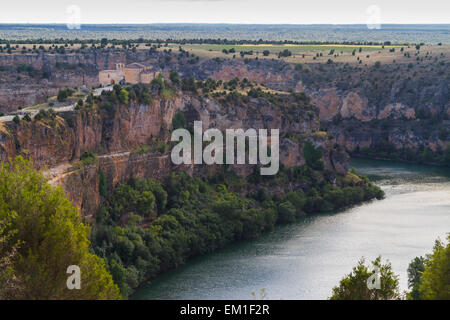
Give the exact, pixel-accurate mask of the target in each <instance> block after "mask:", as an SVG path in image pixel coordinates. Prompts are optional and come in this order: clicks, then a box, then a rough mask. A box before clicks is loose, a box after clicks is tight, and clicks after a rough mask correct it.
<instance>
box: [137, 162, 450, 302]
mask: <svg viewBox="0 0 450 320" xmlns="http://www.w3.org/2000/svg"><path fill="white" fill-rule="evenodd" d="M352 167H355V168H356V169H357V171H358V172H360V173H361V174H365V175H368V176H369V178H370V179H371V180H373V181H374V182H375V183H376V184H377V185H379V186H381V188H382V189H383V190H384V191H385V193H386V199H385V200H383V201H373V202H369V203H365V204H362V205H359V206H355V207H352V208H348V209H346V210H344V211H340V212H334V213H327V214H318V215H312V216H306V217H303V218H300V219H299V220H298V221H297V222H295V223H292V224H288V225H281V226H277V227H276V228H275V229H274V230H273V231H271V232H269V233H267V234H264V235H263V236H261V237H260V238H259V239H257V240H252V241H246V242H240V243H236V244H233V245H231V246H229V247H227V248H225V249H222V250H219V251H217V252H215V253H213V254H209V255H205V256H202V257H198V258H194V259H193V260H191V261H190V262H189V263H188V264H186V265H185V266H183V267H181V268H179V269H177V270H173V271H170V272H168V273H166V274H164V275H162V276H160V277H158V278H157V279H156V280H155V281H154V282H152V283H151V284H148V285H144V286H142V287H141V288H140V289H139V290H138V291H137V292H136V294H135V295H134V296H133V299H252V296H251V292H252V291H255V292H256V291H258V290H259V289H260V288H265V289H266V292H267V293H268V298H269V299H326V298H327V297H329V296H330V295H331V288H332V287H333V286H335V285H336V284H337V283H338V282H339V280H340V279H341V277H342V276H343V275H344V274H346V273H348V272H349V270H351V268H352V267H353V266H354V265H355V264H356V262H357V260H358V259H359V258H360V257H361V256H365V257H366V258H367V259H368V260H370V259H373V258H375V257H376V256H378V255H379V254H381V255H382V256H383V258H384V259H389V260H390V261H391V262H392V265H393V269H394V271H395V273H397V274H399V275H400V279H401V283H400V287H401V289H402V290H404V289H406V288H407V283H406V280H407V278H408V277H407V275H406V269H407V267H408V264H409V262H410V261H411V259H413V258H414V257H416V256H420V255H423V254H425V253H427V252H430V251H431V246H432V244H433V242H434V240H435V239H436V238H437V237H439V236H441V237H444V236H445V233H446V232H448V231H449V226H450V213H449V208H450V170H448V169H446V168H438V167H427V166H416V165H407V164H404V163H398V162H392V161H389V162H388V161H375V160H364V159H352Z"/></svg>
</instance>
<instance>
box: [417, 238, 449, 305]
mask: <svg viewBox="0 0 450 320" xmlns="http://www.w3.org/2000/svg"><path fill="white" fill-rule="evenodd" d="M427 258H428V259H427V261H425V270H424V271H423V273H422V276H421V277H420V285H419V294H420V298H422V299H424V300H450V276H449V275H450V234H449V235H448V236H447V244H445V243H442V242H441V241H440V240H436V243H435V245H434V248H433V252H432V253H431V254H430V255H428V256H427Z"/></svg>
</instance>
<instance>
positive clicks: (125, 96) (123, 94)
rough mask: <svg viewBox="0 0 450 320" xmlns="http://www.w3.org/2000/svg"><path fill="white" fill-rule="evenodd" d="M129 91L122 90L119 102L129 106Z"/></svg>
mask: <svg viewBox="0 0 450 320" xmlns="http://www.w3.org/2000/svg"><path fill="white" fill-rule="evenodd" d="M129 100H130V99H129V96H128V91H127V90H125V89H122V90H120V92H119V101H120V102H121V103H123V104H128V102H129Z"/></svg>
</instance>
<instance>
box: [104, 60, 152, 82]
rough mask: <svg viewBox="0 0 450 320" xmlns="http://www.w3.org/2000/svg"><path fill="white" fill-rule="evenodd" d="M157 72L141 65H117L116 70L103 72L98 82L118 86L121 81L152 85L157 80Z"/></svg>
mask: <svg viewBox="0 0 450 320" xmlns="http://www.w3.org/2000/svg"><path fill="white" fill-rule="evenodd" d="M156 75H157V72H156V71H155V70H153V67H151V66H148V65H144V64H141V63H137V62H135V63H131V64H128V65H124V64H123V63H117V64H116V69H115V70H102V71H100V72H99V74H98V80H99V82H100V84H102V85H111V84H116V83H119V82H121V81H125V82H126V83H131V84H136V83H150V82H151V81H152V80H153V79H155V77H156Z"/></svg>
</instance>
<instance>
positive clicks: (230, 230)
mask: <svg viewBox="0 0 450 320" xmlns="http://www.w3.org/2000/svg"><path fill="white" fill-rule="evenodd" d="M299 184H302V185H304V186H305V188H304V189H302V188H300V187H298V185H299ZM295 186H297V187H295ZM275 190H282V191H281V192H280V191H275ZM243 194H246V196H244V195H243ZM375 197H376V198H382V197H383V192H382V191H381V190H380V189H379V188H378V187H376V186H374V185H372V184H371V183H370V182H369V181H368V180H367V178H365V177H358V176H356V175H355V174H353V173H349V174H348V175H347V176H345V177H344V176H341V177H338V181H337V184H336V185H332V184H331V183H329V182H327V180H326V179H324V173H323V172H321V171H316V170H313V169H312V168H310V167H309V166H302V167H295V168H282V169H281V170H280V172H279V174H278V175H276V176H275V177H263V176H260V175H259V173H258V172H257V170H255V173H254V174H252V175H251V176H249V177H248V178H247V179H244V178H241V177H238V176H236V175H235V174H233V173H231V172H228V171H226V170H225V168H224V171H221V172H220V173H218V174H217V175H215V176H213V177H211V178H209V179H207V180H206V179H200V178H196V177H191V176H188V175H187V174H185V173H172V174H171V175H170V176H168V177H166V178H165V179H164V180H163V181H161V182H160V181H155V180H151V179H150V180H140V179H136V180H131V181H129V182H128V183H127V184H122V185H120V186H118V187H117V188H116V189H115V190H113V191H112V192H111V193H110V194H109V195H108V196H107V197H106V199H105V201H104V203H103V204H102V206H101V208H100V209H99V211H98V214H97V224H96V226H95V227H94V228H93V232H92V241H93V247H94V251H95V253H96V254H98V255H99V256H101V257H103V258H105V260H106V261H107V263H108V265H109V269H110V272H111V274H112V275H113V278H114V281H115V282H116V283H117V285H118V286H119V288H120V290H121V293H122V295H123V296H124V297H127V296H129V295H130V294H131V293H132V292H133V290H134V289H135V288H136V287H137V286H139V285H140V284H141V283H143V282H144V281H146V280H148V279H152V278H154V277H155V276H156V275H158V274H159V273H161V272H164V271H167V270H169V269H172V268H176V267H178V266H180V265H181V264H183V263H185V262H186V260H187V259H189V258H190V257H192V256H195V255H199V254H203V253H207V252H212V251H214V250H216V249H219V248H223V247H224V246H226V245H227V244H229V243H232V242H234V241H239V240H244V239H254V238H257V237H258V236H260V235H261V234H262V233H263V232H266V231H269V230H272V229H273V227H274V226H275V225H276V224H277V223H287V222H293V221H295V219H296V218H297V217H300V216H302V215H305V214H312V213H317V212H323V211H331V210H336V209H340V208H343V207H345V206H348V205H352V204H356V203H359V202H361V201H364V200H369V199H373V198H375Z"/></svg>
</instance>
